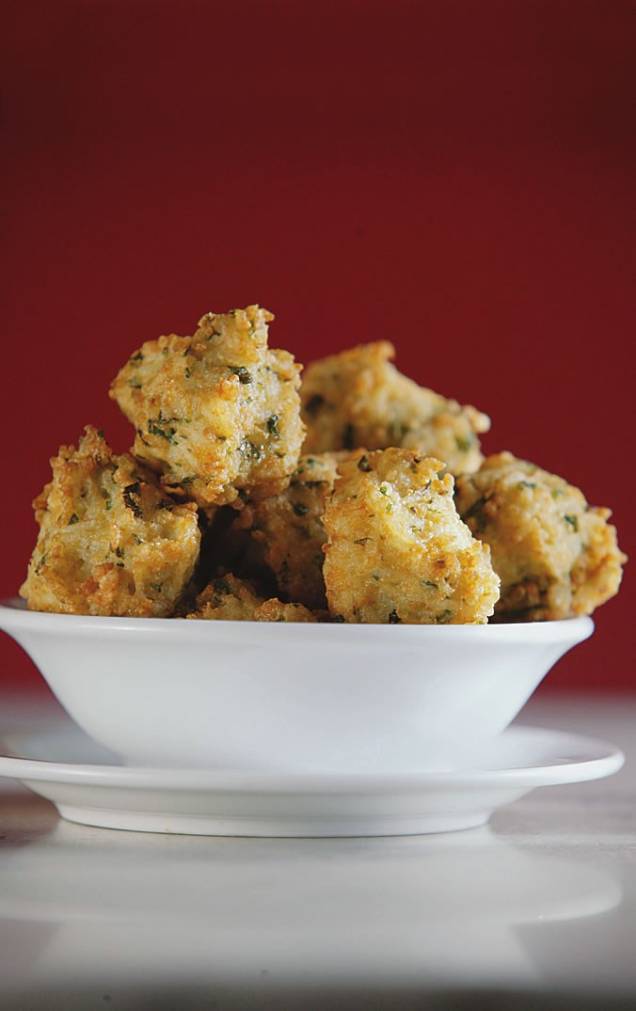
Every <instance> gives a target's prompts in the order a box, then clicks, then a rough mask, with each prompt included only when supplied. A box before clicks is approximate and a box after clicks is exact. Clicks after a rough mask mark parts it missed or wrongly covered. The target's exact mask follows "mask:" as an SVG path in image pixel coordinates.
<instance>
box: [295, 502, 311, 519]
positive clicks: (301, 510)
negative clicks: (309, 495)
mask: <svg viewBox="0 0 636 1011" xmlns="http://www.w3.org/2000/svg"><path fill="white" fill-rule="evenodd" d="M292 509H293V510H294V512H295V513H296V515H297V516H306V515H307V513H308V512H309V506H306V505H303V503H302V502H294V503H293V505H292Z"/></svg>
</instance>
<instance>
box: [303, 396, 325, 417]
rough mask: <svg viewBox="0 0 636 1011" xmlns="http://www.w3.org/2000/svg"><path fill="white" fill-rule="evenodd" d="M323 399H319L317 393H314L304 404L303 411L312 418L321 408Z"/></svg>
mask: <svg viewBox="0 0 636 1011" xmlns="http://www.w3.org/2000/svg"><path fill="white" fill-rule="evenodd" d="M324 402H325V398H324V397H321V396H320V394H319V393H314V395H313V396H312V397H310V398H309V400H308V401H307V403H306V404H305V411H306V412H307V414H308V415H309V416H310V417H314V415H316V414H317V413H318V411H319V410H320V408H321V407H322V406H323V404H324Z"/></svg>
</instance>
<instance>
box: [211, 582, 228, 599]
mask: <svg viewBox="0 0 636 1011" xmlns="http://www.w3.org/2000/svg"><path fill="white" fill-rule="evenodd" d="M212 587H213V589H214V592H215V593H219V594H221V596H227V594H228V593H231V590H230V584H229V583H228V582H227V580H225V579H213V580H212Z"/></svg>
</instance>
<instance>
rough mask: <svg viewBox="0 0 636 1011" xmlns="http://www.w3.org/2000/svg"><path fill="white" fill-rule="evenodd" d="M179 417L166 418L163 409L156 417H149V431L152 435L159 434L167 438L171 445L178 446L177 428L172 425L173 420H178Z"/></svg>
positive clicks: (162, 437)
mask: <svg viewBox="0 0 636 1011" xmlns="http://www.w3.org/2000/svg"><path fill="white" fill-rule="evenodd" d="M177 420H178V419H177V418H164V417H163V415H162V413H161V411H159V414H158V415H157V417H156V418H148V432H149V433H150V435H158V436H159V437H160V438H161V439H165V440H166V442H169V443H170V445H172V446H176V444H177V440H176V439H175V435H176V434H177V430H176V428H175V427H174V425H171V424H170V422H171V421H177Z"/></svg>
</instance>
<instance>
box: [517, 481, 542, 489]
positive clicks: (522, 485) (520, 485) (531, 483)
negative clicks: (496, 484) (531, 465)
mask: <svg viewBox="0 0 636 1011" xmlns="http://www.w3.org/2000/svg"><path fill="white" fill-rule="evenodd" d="M536 487H537V486H536V484H535V482H534V481H518V482H517V488H536Z"/></svg>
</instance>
